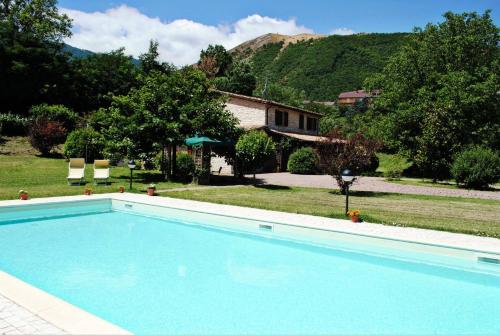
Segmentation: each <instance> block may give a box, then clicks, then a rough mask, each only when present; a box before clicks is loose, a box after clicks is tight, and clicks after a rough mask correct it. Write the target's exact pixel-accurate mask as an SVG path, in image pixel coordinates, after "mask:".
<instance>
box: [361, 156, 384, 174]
mask: <svg viewBox="0 0 500 335" xmlns="http://www.w3.org/2000/svg"><path fill="white" fill-rule="evenodd" d="M379 165H380V161H379V158H378V157H377V155H373V156H372V157H371V158H370V164H368V165H367V166H366V168H365V169H364V170H363V171H362V175H363V176H374V175H375V173H376V172H377V169H378V167H379Z"/></svg>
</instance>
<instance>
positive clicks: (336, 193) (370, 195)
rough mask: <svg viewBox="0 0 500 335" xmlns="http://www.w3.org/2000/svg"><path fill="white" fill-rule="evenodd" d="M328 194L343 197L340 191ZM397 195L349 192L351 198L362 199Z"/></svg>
mask: <svg viewBox="0 0 500 335" xmlns="http://www.w3.org/2000/svg"><path fill="white" fill-rule="evenodd" d="M328 193H330V194H332V195H343V196H345V194H342V192H340V190H331V191H328ZM396 194H397V193H390V192H372V191H349V196H351V197H360V198H375V197H383V196H389V195H396Z"/></svg>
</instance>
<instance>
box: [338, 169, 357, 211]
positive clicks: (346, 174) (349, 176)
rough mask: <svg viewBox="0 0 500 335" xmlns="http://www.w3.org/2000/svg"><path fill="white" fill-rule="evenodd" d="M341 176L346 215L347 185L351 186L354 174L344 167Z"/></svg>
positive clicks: (347, 208) (347, 204) (347, 202)
mask: <svg viewBox="0 0 500 335" xmlns="http://www.w3.org/2000/svg"><path fill="white" fill-rule="evenodd" d="M341 177H342V181H343V182H344V186H345V213H346V215H347V212H349V186H351V184H352V182H353V181H354V174H353V173H352V171H351V170H349V169H345V170H344V171H342V173H341Z"/></svg>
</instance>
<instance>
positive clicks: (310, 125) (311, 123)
mask: <svg viewBox="0 0 500 335" xmlns="http://www.w3.org/2000/svg"><path fill="white" fill-rule="evenodd" d="M317 129H318V119H315V118H312V117H308V118H307V130H311V131H316V130H317Z"/></svg>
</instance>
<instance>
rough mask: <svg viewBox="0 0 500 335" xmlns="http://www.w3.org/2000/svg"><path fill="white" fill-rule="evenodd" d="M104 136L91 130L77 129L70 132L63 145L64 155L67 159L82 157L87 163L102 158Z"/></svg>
mask: <svg viewBox="0 0 500 335" xmlns="http://www.w3.org/2000/svg"><path fill="white" fill-rule="evenodd" d="M104 146H105V140H104V136H102V135H101V134H100V133H98V132H97V131H95V130H94V129H92V128H83V129H77V130H74V131H73V132H71V133H70V134H69V135H68V138H67V139H66V143H65V144H64V155H65V156H66V157H67V158H71V157H73V158H76V157H82V158H86V160H87V162H93V161H94V159H99V158H102V152H103V150H104Z"/></svg>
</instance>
